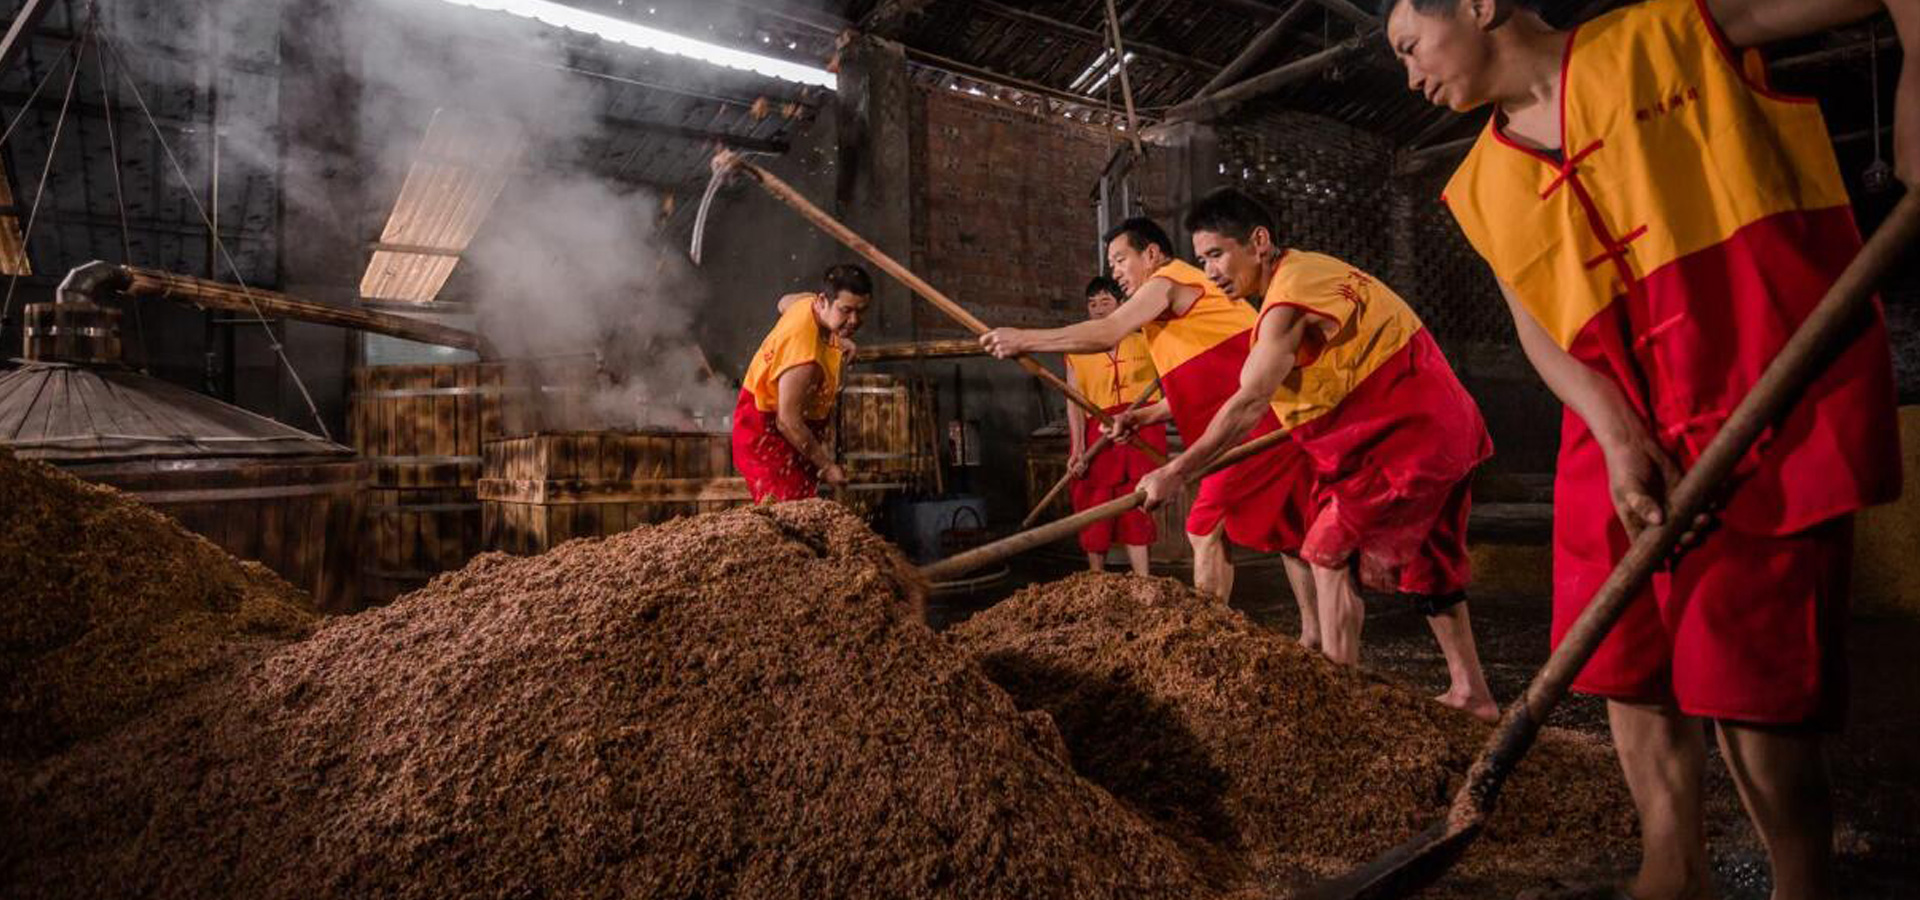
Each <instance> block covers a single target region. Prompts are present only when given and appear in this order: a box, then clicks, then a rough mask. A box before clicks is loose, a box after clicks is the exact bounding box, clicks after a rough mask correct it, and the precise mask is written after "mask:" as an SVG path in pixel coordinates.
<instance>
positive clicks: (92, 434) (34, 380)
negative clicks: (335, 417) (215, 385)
mask: <svg viewBox="0 0 1920 900" xmlns="http://www.w3.org/2000/svg"><path fill="white" fill-rule="evenodd" d="M0 434H5V435H8V437H7V439H6V443H7V444H8V445H9V446H10V447H11V448H12V449H13V451H14V453H15V454H16V455H18V456H19V457H21V458H23V459H38V460H42V461H44V462H47V463H50V464H52V465H55V466H58V467H60V468H62V469H64V470H66V471H68V472H71V473H73V474H74V475H77V476H79V477H81V478H85V479H87V480H89V481H94V482H98V483H101V484H106V485H111V486H113V487H116V488H119V489H121V490H124V491H127V492H128V493H130V494H132V495H133V496H134V497H135V498H137V499H139V500H141V501H143V502H146V503H149V504H151V505H153V506H155V507H157V508H158V509H160V510H161V511H162V512H165V513H167V514H169V515H171V516H173V517H174V518H176V519H178V520H179V521H180V523H181V524H182V525H185V526H186V527H187V528H189V529H191V530H193V531H195V532H198V533H200V534H201V535H203V536H205V537H206V538H207V539H209V540H211V541H213V542H214V543H216V544H219V545H220V546H221V547H222V548H224V549H225V550H226V551H227V552H229V553H232V554H233V555H235V556H237V557H240V558H242V559H251V560H256V561H258V562H260V563H263V564H265V565H266V566H267V567H269V568H271V569H273V570H274V571H275V572H278V573H279V574H280V576H281V577H283V578H285V579H287V581H288V582H290V583H292V584H293V585H294V586H296V587H298V588H300V589H302V590H304V591H306V592H307V593H308V594H309V595H311V596H312V598H313V601H314V604H315V606H316V607H318V608H319V609H321V610H324V611H327V612H349V611H352V610H354V609H356V608H358V607H359V605H360V602H359V599H358V596H357V593H358V592H357V589H356V584H355V579H354V577H353V561H354V558H355V555H356V552H357V550H358V548H359V537H360V533H361V520H360V512H361V510H360V502H361V497H360V490H361V488H362V486H363V485H364V483H365V476H366V470H365V466H364V464H363V463H361V462H360V461H359V460H358V459H356V458H355V457H354V455H353V452H352V451H351V450H349V449H347V448H346V447H342V446H340V445H339V444H335V443H333V442H331V441H328V440H325V439H323V438H320V437H318V436H315V435H311V434H307V433H306V432H303V431H300V430H298V429H295V428H291V427H288V426H286V425H283V424H281V423H279V422H275V421H273V420H272V419H268V418H265V417H263V416H258V415H255V414H253V413H250V412H247V411H246V410H243V409H240V408H239V407H235V406H230V405H228V404H225V403H222V402H220V401H218V400H215V399H213V398H212V397H207V396H204V395H201V394H197V393H194V392H193V391H190V390H187V389H186V388H182V387H179V386H177V385H174V384H170V383H168V382H164V381H161V380H159V379H156V378H149V377H147V376H144V375H141V374H139V373H137V372H131V371H128V370H125V369H121V368H118V367H116V366H91V365H72V364H67V363H50V362H32V363H28V364H27V365H25V366H23V367H22V368H20V369H17V370H15V371H12V372H8V373H6V374H5V375H0Z"/></svg>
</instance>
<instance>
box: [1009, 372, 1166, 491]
mask: <svg viewBox="0 0 1920 900" xmlns="http://www.w3.org/2000/svg"><path fill="white" fill-rule="evenodd" d="M1159 391H1160V379H1158V378H1155V379H1154V380H1153V383H1152V384H1150V385H1147V389H1146V390H1144V391H1141V392H1140V396H1138V397H1135V398H1133V402H1132V403H1131V404H1129V405H1128V406H1127V412H1133V411H1134V410H1136V409H1139V408H1140V407H1142V406H1145V405H1146V404H1147V401H1148V400H1151V399H1153V395H1154V394H1156V393H1159ZM1132 443H1133V444H1134V445H1135V446H1142V447H1144V446H1146V444H1145V443H1144V442H1142V441H1134V442H1132ZM1111 446H1113V438H1112V437H1109V436H1107V435H1104V434H1103V435H1101V436H1100V439H1099V440H1097V441H1094V442H1093V446H1091V447H1088V448H1087V453H1086V458H1087V459H1088V460H1089V461H1091V460H1092V459H1093V458H1094V457H1096V456H1099V455H1100V452H1101V451H1103V450H1105V449H1107V448H1108V447H1111ZM1067 458H1068V459H1072V458H1073V451H1072V449H1071V448H1069V449H1068V451H1067ZM1071 481H1073V466H1071V465H1069V466H1067V471H1066V472H1065V473H1063V474H1062V475H1061V476H1060V480H1059V481H1056V482H1054V483H1053V487H1051V488H1048V489H1047V494H1046V496H1044V497H1041V498H1040V502H1039V503H1035V504H1034V505H1033V511H1032V512H1029V513H1027V517H1026V518H1024V519H1021V520H1020V527H1021V528H1032V527H1033V523H1034V522H1036V521H1038V520H1039V519H1040V513H1042V512H1044V511H1045V510H1046V508H1047V507H1048V506H1050V505H1052V504H1053V498H1055V497H1058V496H1060V492H1061V491H1064V490H1066V489H1067V484H1068V483H1069V482H1071Z"/></svg>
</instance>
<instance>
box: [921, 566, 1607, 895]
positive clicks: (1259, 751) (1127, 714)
mask: <svg viewBox="0 0 1920 900" xmlns="http://www.w3.org/2000/svg"><path fill="white" fill-rule="evenodd" d="M948 637H949V639H950V640H951V641H952V642H953V643H954V645H955V646H956V647H957V648H959V649H960V650H962V651H964V652H966V653H968V654H970V655H972V656H973V657H974V658H975V659H977V660H978V661H979V662H980V663H981V665H982V666H983V667H984V668H985V669H986V671H987V672H988V674H989V675H990V676H991V677H992V678H993V679H994V680H995V681H996V682H998V683H999V684H1000V685H1001V686H1002V687H1004V688H1006V689H1007V691H1008V692H1009V693H1011V694H1012V695H1013V697H1014V699H1015V702H1016V703H1018V704H1019V706H1020V707H1021V708H1022V709H1037V710H1043V711H1045V712H1047V713H1048V714H1050V715H1051V716H1052V717H1053V719H1054V721H1055V722H1056V723H1057V724H1058V726H1059V728H1060V731H1061V733H1062V735H1063V736H1064V737H1065V739H1066V742H1067V747H1068V751H1069V752H1070V753H1071V754H1072V756H1073V760H1074V763H1075V766H1076V768H1077V769H1078V770H1079V771H1080V772H1081V774H1083V775H1085V776H1087V777H1088V778H1090V779H1092V780H1093V781H1095V782H1097V783H1099V784H1100V785H1102V786H1104V787H1105V788H1107V789H1108V790H1109V791H1111V792H1112V793H1113V794H1114V795H1115V796H1116V797H1119V798H1120V799H1121V800H1122V801H1123V802H1124V803H1126V804H1127V805H1128V806H1129V807H1131V808H1132V809H1134V810H1135V811H1137V812H1139V813H1140V814H1141V815H1142V816H1144V817H1145V818H1147V819H1148V820H1150V821H1152V822H1154V823H1156V825H1157V826H1158V827H1159V828H1160V829H1161V831H1162V832H1163V833H1165V834H1167V835H1168V836H1169V837H1171V838H1173V839H1175V840H1177V841H1180V842H1182V843H1183V844H1185V845H1187V846H1190V847H1198V848H1200V851H1201V852H1203V853H1208V852H1210V853H1215V854H1220V855H1228V856H1234V857H1239V858H1241V859H1244V860H1245V862H1246V863H1247V864H1248V865H1249V866H1250V867H1251V869H1252V870H1253V871H1254V872H1255V873H1256V874H1257V875H1259V876H1260V877H1261V878H1262V879H1263V880H1273V881H1286V880H1289V879H1291V878H1294V877H1299V876H1302V875H1305V874H1308V873H1319V874H1331V873H1334V872H1338V871H1342V870H1344V869H1345V868H1346V867H1348V866H1350V865H1351V864H1353V863H1356V862H1359V861H1361V860H1365V859H1368V858H1371V857H1372V856H1373V855H1375V854H1376V853H1378V852H1380V851H1382V850H1385V849H1387V848H1388V847H1390V846H1392V845H1394V844H1396V843H1398V842H1399V841H1401V840H1404V839H1406V838H1408V837H1411V836H1412V835H1413V834H1415V833H1416V832H1417V831H1419V830H1420V829H1421V828H1422V827H1424V826H1426V825H1428V824H1431V823H1432V822H1433V821H1436V819H1437V818H1438V816H1439V815H1440V813H1441V812H1442V810H1444V808H1445V805H1446V803H1447V801H1448V800H1449V799H1450V797H1451V795H1452V792H1453V790H1454V788H1456V787H1457V786H1458V784H1459V779H1460V776H1461V775H1462V774H1463V773H1464V772H1465V771H1466V768H1467V766H1468V765H1469V764H1470V763H1471V762H1472V760H1473V757H1474V755H1475V754H1476V753H1477V751H1478V750H1479V748H1480V745H1481V743H1482V742H1483V741H1484V740H1485V737H1486V735H1487V733H1488V728H1487V726H1484V725H1481V724H1480V723H1478V722H1476V721H1474V720H1473V719H1471V718H1470V717H1468V716H1466V715H1465V714H1462V713H1458V712H1456V711H1454V710H1451V709H1448V708H1446V707H1443V706H1441V705H1439V704H1437V703H1434V702H1433V701H1432V700H1430V699H1427V698H1425V697H1422V696H1419V695H1417V694H1414V693H1412V692H1409V691H1407V690H1404V689H1402V688H1399V687H1397V686H1392V685H1388V684H1385V683H1382V682H1380V681H1378V680H1376V679H1373V678H1371V677H1369V676H1367V675H1365V674H1363V673H1359V672H1355V671H1353V670H1350V669H1342V668H1339V667H1336V666H1333V665H1331V664H1329V663H1328V662H1327V661H1326V660H1325V659H1324V658H1323V657H1321V656H1319V655H1318V654H1314V653H1309V652H1306V651H1303V650H1301V649H1300V648H1299V646H1298V645H1297V644H1295V643H1294V642H1293V641H1292V640H1290V639H1288V638H1287V637H1286V636H1283V635H1279V634H1276V633H1274V632H1271V631H1268V630H1265V629H1262V628H1259V627H1258V626H1255V625H1253V624H1252V623H1250V622H1248V621H1247V620H1246V618H1245V617H1244V616H1242V615H1240V614H1239V613H1237V612H1234V611H1232V610H1229V609H1227V608H1226V607H1225V606H1224V605H1221V604H1219V603H1217V602H1216V601H1213V600H1210V599H1208V598H1206V597H1203V596H1201V595H1199V594H1196V593H1194V592H1193V591H1191V590H1190V589H1188V588H1186V587H1185V586H1183V585H1180V584H1178V583H1176V582H1173V581H1171V580H1168V579H1151V580H1148V579H1138V578H1125V577H1120V576H1111V575H1109V576H1094V575H1080V576H1075V577H1073V578H1069V579H1066V580H1064V581H1060V582H1056V583H1053V584H1046V585H1040V586H1036V587H1031V588H1027V589H1025V590H1023V591H1021V592H1019V593H1017V594H1015V595H1014V596H1013V597H1011V598H1009V599H1007V600H1006V601H1004V602H1002V603H1000V604H999V605H997V606H995V607H993V608H992V609H989V610H987V611H985V612H983V613H980V614H979V615H976V616H975V617H973V618H972V619H971V620H969V621H968V622H966V623H964V624H963V625H960V626H958V627H957V628H955V629H954V630H952V631H950V632H948ZM1631 809H1632V807H1631V805H1630V804H1629V802H1628V800H1627V798H1626V795H1625V789H1624V786H1623V785H1622V784H1621V780H1620V776H1619V773H1618V769H1617V768H1616V766H1615V764H1614V763H1613V760H1612V756H1611V754H1610V753H1609V752H1608V750H1607V749H1606V748H1605V747H1603V746H1599V745H1596V744H1594V743H1592V742H1590V741H1588V740H1586V739H1585V738H1582V737H1579V736H1576V735H1572V734H1568V733H1557V732H1553V731H1551V730H1550V731H1549V732H1548V734H1547V735H1546V736H1545V739H1544V740H1543V741H1542V742H1541V743H1540V745H1538V746H1536V747H1535V749H1534V751H1533V753H1532V754H1531V755H1530V756H1529V757H1528V758H1527V760H1526V762H1525V764H1524V766H1523V768H1522V769H1521V771H1520V774H1519V775H1518V776H1517V777H1516V778H1515V779H1513V780H1512V781H1510V782H1509V783H1508V785H1507V787H1506V790H1505V792H1504V794H1503V802H1502V804H1501V807H1500V810H1499V813H1498V814H1497V815H1496V816H1495V818H1494V819H1493V821H1492V823H1491V824H1490V826H1489V829H1488V832H1487V834H1486V835H1485V837H1484V838H1483V839H1482V844H1481V846H1480V847H1479V848H1477V849H1476V851H1475V853H1474V855H1472V856H1470V857H1469V859H1468V865H1467V871H1468V874H1469V876H1471V875H1472V874H1473V873H1474V872H1475V871H1480V872H1483V873H1484V872H1487V871H1489V870H1493V869H1498V870H1499V871H1500V872H1502V873H1504V874H1505V875H1507V876H1512V875H1514V874H1516V873H1529V872H1531V873H1539V872H1551V871H1557V870H1558V868H1559V866H1560V864H1562V863H1564V862H1566V861H1568V860H1574V859H1585V860H1591V859H1593V858H1595V856H1596V855H1597V854H1606V853H1608V852H1610V851H1620V852H1624V851H1625V850H1626V848H1627V846H1628V845H1627V842H1628V841H1629V840H1630V838H1631V835H1632V827H1633V826H1632V819H1631Z"/></svg>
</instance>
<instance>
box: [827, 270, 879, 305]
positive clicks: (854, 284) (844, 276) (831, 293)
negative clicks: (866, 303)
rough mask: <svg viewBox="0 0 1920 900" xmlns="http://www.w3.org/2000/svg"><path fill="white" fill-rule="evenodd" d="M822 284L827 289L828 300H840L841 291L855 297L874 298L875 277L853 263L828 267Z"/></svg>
mask: <svg viewBox="0 0 1920 900" xmlns="http://www.w3.org/2000/svg"><path fill="white" fill-rule="evenodd" d="M820 284H821V286H822V287H824V288H826V294H827V300H829V301H832V300H835V299H838V298H839V296H840V292H841V291H846V292H847V293H849V294H852V295H854V296H855V297H871V296H873V276H871V275H868V274H867V270H865V269H862V268H860V267H859V266H856V265H854V264H853V263H835V264H834V265H831V266H828V267H827V272H826V274H825V275H822V276H820Z"/></svg>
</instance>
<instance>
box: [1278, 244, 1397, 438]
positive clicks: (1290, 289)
mask: <svg viewBox="0 0 1920 900" xmlns="http://www.w3.org/2000/svg"><path fill="white" fill-rule="evenodd" d="M1281 307H1293V308H1295V309H1300V310H1303V311H1305V312H1306V313H1308V314H1309V315H1311V316H1314V317H1316V318H1319V319H1322V320H1324V321H1325V323H1326V324H1327V326H1328V327H1327V328H1326V329H1325V331H1324V332H1323V331H1321V330H1319V329H1313V330H1311V331H1310V332H1309V333H1310V335H1312V336H1311V337H1309V339H1308V340H1307V341H1306V342H1305V343H1304V344H1303V346H1302V347H1301V348H1300V351H1299V354H1298V357H1297V359H1296V360H1295V362H1294V367H1293V372H1292V374H1290V375H1288V376H1287V380H1286V382H1285V384H1284V385H1282V387H1281V388H1280V391H1279V392H1278V393H1276V394H1274V397H1273V412H1274V414H1275V415H1277V416H1279V417H1280V424H1282V425H1285V426H1287V427H1288V428H1299V427H1300V426H1301V425H1304V424H1306V423H1307V422H1309V421H1312V420H1314V419H1317V418H1319V417H1320V416H1323V415H1326V414H1327V413H1329V412H1332V411H1333V410H1334V408H1335V407H1337V406H1339V405H1340V402H1341V401H1342V400H1345V399H1346V398H1347V396H1348V395H1350V394H1352V393H1353V391H1354V389H1355V388H1357V387H1359V386H1360V383H1361V382H1363V381H1365V380H1367V376H1369V375H1372V374H1373V373H1374V371H1375V370H1377V369H1379V368H1380V367H1381V366H1382V365H1384V364H1385V363H1386V362H1387V361H1388V360H1390V359H1392V358H1393V357H1394V355H1395V354H1397V353H1399V352H1400V351H1402V350H1403V349H1405V348H1406V346H1407V342H1408V341H1411V340H1412V339H1413V336H1414V335H1416V334H1418V333H1420V330H1421V329H1422V328H1423V327H1424V326H1422V325H1421V324H1420V317H1419V316H1417V315H1415V314H1414V312H1413V309H1412V308H1411V307H1409V306H1407V303H1406V301H1404V300H1402V299H1400V295H1398V294H1395V293H1394V292H1393V291H1392V289H1390V288H1388V287H1387V286H1386V285H1384V284H1381V283H1380V282H1378V281H1375V280H1374V279H1373V278H1372V277H1371V276H1369V275H1367V273H1365V272H1362V271H1360V270H1359V269H1356V268H1354V267H1353V266H1351V265H1348V264H1347V263H1344V262H1342V261H1340V260H1338V259H1335V258H1333V257H1331V256H1327V255H1326V254H1323V253H1308V252H1304V251H1300V250H1288V251H1286V252H1284V253H1282V254H1281V256H1280V260H1279V262H1278V263H1276V264H1275V266H1274V271H1273V278H1272V279H1271V280H1269V281H1268V282H1267V291H1266V297H1265V300H1264V301H1263V302H1262V303H1261V306H1260V314H1259V315H1260V318H1263V319H1264V318H1266V316H1267V314H1268V313H1271V312H1273V311H1274V310H1276V309H1279V308H1281ZM1321 334H1331V335H1333V337H1332V339H1331V340H1327V339H1323V338H1321V337H1320V335H1321ZM1259 339H1260V330H1259V329H1258V328H1255V329H1254V331H1253V334H1252V336H1251V341H1252V342H1253V343H1257V342H1258V341H1259Z"/></svg>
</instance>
